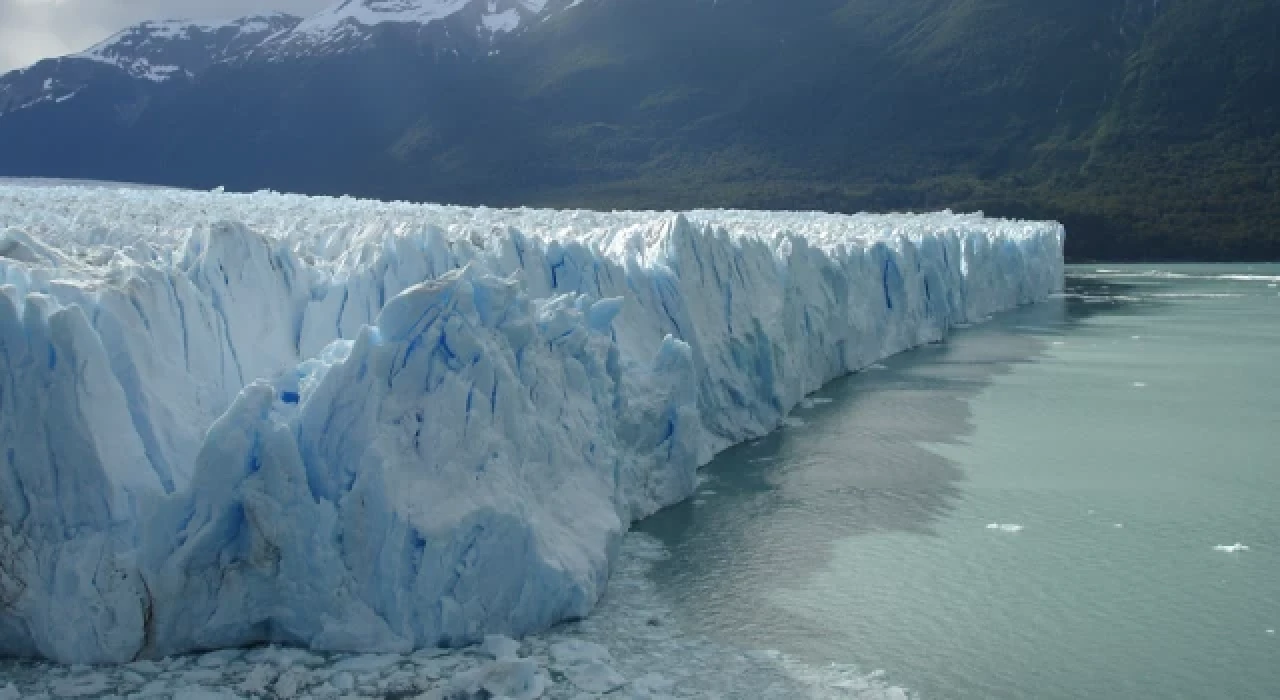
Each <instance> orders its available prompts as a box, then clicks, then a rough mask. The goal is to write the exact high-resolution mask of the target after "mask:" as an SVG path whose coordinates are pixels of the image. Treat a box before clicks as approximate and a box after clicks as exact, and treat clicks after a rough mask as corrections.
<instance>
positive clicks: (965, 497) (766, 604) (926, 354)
mask: <svg viewBox="0 0 1280 700" xmlns="http://www.w3.org/2000/svg"><path fill="white" fill-rule="evenodd" d="M1069 274H1070V278H1069V280H1068V293H1067V294H1066V295H1064V296H1063V298H1061V299H1056V300H1054V301H1052V302H1050V303H1047V304H1043V305H1039V306H1035V307H1029V308H1026V309H1022V310H1018V311H1015V312H1011V313H1009V314H1005V315H1002V316H998V317H997V318H995V319H993V320H992V321H991V322H990V323H987V324H984V325H981V326H978V327H974V328H971V329H966V330H962V331H960V332H958V333H957V334H956V335H954V336H953V337H952V338H951V339H950V340H949V341H948V342H947V343H944V344H941V345H937V346H931V347H928V348H924V349H921V350H918V351H915V352H912V353H908V354H906V355H902V356H899V357H897V358H893V359H891V360H889V361H886V362H885V363H884V369H874V370H871V371H867V372H864V373H861V374H859V375H856V376H854V377H851V378H849V379H846V380H842V381H840V382H837V383H835V384H833V385H831V386H829V387H827V388H826V389H825V390H823V391H822V392H819V394H818V397H820V398H821V399H830V402H829V403H818V404H817V405H814V406H812V407H811V408H809V409H803V410H798V411H797V412H796V413H794V414H793V415H794V416H795V417H796V418H798V419H799V421H796V423H795V424H794V425H792V426H791V427H788V428H786V429H784V430H782V431H780V432H779V433H777V434H775V435H773V436H771V437H769V438H766V439H765V440H762V441H759V442H757V443H755V444H752V445H745V446H742V447H739V448H736V449H734V450H731V451H729V452H727V453H725V454H724V455H722V456H721V457H720V458H719V459H717V461H716V462H714V463H713V464H712V465H710V466H709V467H708V468H707V469H706V475H707V477H708V480H707V482H706V484H705V485H704V486H703V488H702V491H701V493H700V494H699V495H698V496H697V500H695V501H693V502H690V503H687V504H683V505H681V506H678V507H676V508H673V509H670V510H668V511H665V512H663V513H660V514H659V515H657V516H655V517H653V518H651V519H649V520H648V521H646V522H645V523H643V524H642V525H641V527H640V529H641V530H643V531H645V532H648V533H650V534H652V535H655V536H657V537H658V538H659V539H661V540H662V541H663V542H664V543H665V545H666V546H667V548H668V549H670V551H671V555H672V556H671V558H670V559H668V560H666V561H664V562H661V563H660V564H659V565H658V566H657V568H656V569H655V570H654V571H653V573H652V574H651V575H652V577H653V580H654V582H655V584H656V586H657V590H658V591H659V592H660V594H661V595H662V596H664V597H665V598H666V599H668V600H669V601H671V605H672V606H673V607H674V608H675V609H676V611H677V613H678V614H679V615H680V616H681V617H682V618H683V619H685V620H686V621H687V626H689V627H690V628H693V629H696V630H698V631H699V632H700V633H704V634H707V635H710V636H713V637H714V638H717V639H719V640H722V641H724V642H725V643H729V644H734V645H738V646H740V647H742V648H771V649H777V650H780V651H782V652H784V653H786V654H790V655H794V656H796V657H799V658H802V659H804V660H806V661H808V662H811V663H827V662H839V663H853V664H856V665H858V666H860V667H861V668H863V669H867V670H871V669H884V670H885V671H886V673H887V675H888V677H889V679H890V680H891V681H892V682H893V683H895V684H899V685H903V686H905V687H907V688H909V689H911V690H912V692H913V693H914V694H916V695H918V696H920V697H924V698H1045V699H1056V698H1064V699H1065V698H1280V635H1278V634H1277V630H1280V287H1277V285H1278V284H1280V266H1276V265H1272V266H1262V265H1258V266H1168V267H1161V268H1159V269H1153V268H1152V267H1151V266H1145V267H1122V266H1111V267H1109V269H1107V270H1104V271H1099V268H1097V267H1076V268H1072V269H1071V270H1070V272H1069ZM991 526H1006V527H1003V528H1001V527H994V528H993V527H991ZM1236 543H1241V544H1243V545H1245V546H1247V547H1248V549H1247V550H1242V551H1235V552H1226V551H1220V550H1218V549H1215V547H1218V546H1228V545H1235V544H1236Z"/></svg>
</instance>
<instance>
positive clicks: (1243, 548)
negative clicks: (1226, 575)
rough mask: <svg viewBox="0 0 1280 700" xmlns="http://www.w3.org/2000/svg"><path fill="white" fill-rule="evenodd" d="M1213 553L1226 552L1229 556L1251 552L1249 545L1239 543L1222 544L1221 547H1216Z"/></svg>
mask: <svg viewBox="0 0 1280 700" xmlns="http://www.w3.org/2000/svg"><path fill="white" fill-rule="evenodd" d="M1213 551H1215V552H1226V553H1227V554H1237V553H1239V552H1247V551H1249V545H1245V544H1240V543H1239V542H1237V543H1235V544H1220V545H1216V546H1214V548H1213Z"/></svg>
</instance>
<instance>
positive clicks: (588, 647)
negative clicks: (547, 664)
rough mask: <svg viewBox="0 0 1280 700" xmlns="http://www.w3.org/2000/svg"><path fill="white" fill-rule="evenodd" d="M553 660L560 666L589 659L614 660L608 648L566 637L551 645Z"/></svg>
mask: <svg viewBox="0 0 1280 700" xmlns="http://www.w3.org/2000/svg"><path fill="white" fill-rule="evenodd" d="M551 660H552V661H554V662H555V663H556V664H558V665H560V666H567V665H571V664H577V663H585V662H588V661H605V662H607V661H612V660H613V655H612V654H610V653H609V650H608V649H605V648H604V647H602V646H600V645H599V644H595V643H592V642H587V641H583V640H581V639H566V640H564V641H561V642H556V643H555V644H552V645H551Z"/></svg>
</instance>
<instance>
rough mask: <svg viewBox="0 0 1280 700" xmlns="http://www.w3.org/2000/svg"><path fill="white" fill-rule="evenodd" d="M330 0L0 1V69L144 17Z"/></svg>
mask: <svg viewBox="0 0 1280 700" xmlns="http://www.w3.org/2000/svg"><path fill="white" fill-rule="evenodd" d="M332 4H335V2H334V0H0V73H3V72H6V71H9V70H12V69H14V68H21V67H23V66H27V65H30V64H32V63H35V62H36V61H38V60H40V59H42V58H48V57H50V56H62V55H65V54H68V53H75V52H76V51H82V50H84V49H87V48H89V47H90V46H92V45H94V44H96V43H98V42H99V41H101V40H103V39H105V38H107V37H108V36H110V35H111V34H114V33H115V32H117V31H119V30H121V29H124V28H125V27H127V26H129V25H131V24H135V23H137V22H141V21H142V20H144V19H201V20H211V19H231V18H235V17H243V16H245V15H251V14H258V13H263V12H271V11H281V12H290V13H293V14H296V15H303V16H305V15H308V14H311V13H314V12H316V11H318V10H321V9H323V8H325V7H327V6H329V5H332Z"/></svg>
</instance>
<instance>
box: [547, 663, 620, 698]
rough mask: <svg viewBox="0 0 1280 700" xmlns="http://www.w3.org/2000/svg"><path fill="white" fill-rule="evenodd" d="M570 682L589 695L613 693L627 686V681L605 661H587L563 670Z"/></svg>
mask: <svg viewBox="0 0 1280 700" xmlns="http://www.w3.org/2000/svg"><path fill="white" fill-rule="evenodd" d="M561 672H562V673H564V675H565V677H566V678H568V679H569V682H570V683H572V684H574V686H576V687H577V688H578V689H579V690H584V691H586V692H588V693H611V692H613V691H615V690H617V689H618V688H621V687H622V686H624V685H626V684H627V679H626V678H624V677H623V676H622V674H620V673H618V672H617V671H616V670H614V668H613V667H612V666H610V665H609V664H607V663H604V662H603V661H586V662H583V663H575V664H571V665H569V666H565V667H564V668H563V669H561Z"/></svg>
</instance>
